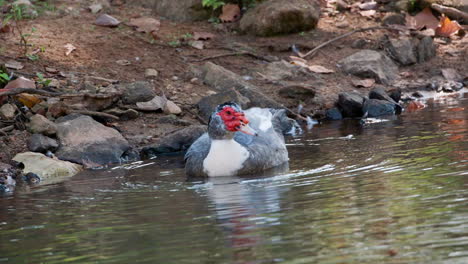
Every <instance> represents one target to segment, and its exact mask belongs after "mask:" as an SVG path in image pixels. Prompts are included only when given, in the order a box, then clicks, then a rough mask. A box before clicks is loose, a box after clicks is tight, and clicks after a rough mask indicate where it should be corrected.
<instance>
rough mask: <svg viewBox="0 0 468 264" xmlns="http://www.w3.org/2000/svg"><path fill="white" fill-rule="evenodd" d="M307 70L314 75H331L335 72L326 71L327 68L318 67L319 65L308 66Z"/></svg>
mask: <svg viewBox="0 0 468 264" xmlns="http://www.w3.org/2000/svg"><path fill="white" fill-rule="evenodd" d="M308 69H309V70H310V71H311V72H315V73H333V72H335V71H334V70H330V69H327V68H325V67H323V66H320V65H310V66H309V67H308Z"/></svg>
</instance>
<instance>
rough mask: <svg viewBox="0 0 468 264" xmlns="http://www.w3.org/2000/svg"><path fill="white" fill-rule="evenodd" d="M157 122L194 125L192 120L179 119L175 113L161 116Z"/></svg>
mask: <svg viewBox="0 0 468 264" xmlns="http://www.w3.org/2000/svg"><path fill="white" fill-rule="evenodd" d="M157 123H160V124H171V125H175V126H190V125H192V123H191V122H189V121H187V120H183V119H179V118H178V117H177V116H175V115H167V116H163V117H160V118H159V119H158V121H157Z"/></svg>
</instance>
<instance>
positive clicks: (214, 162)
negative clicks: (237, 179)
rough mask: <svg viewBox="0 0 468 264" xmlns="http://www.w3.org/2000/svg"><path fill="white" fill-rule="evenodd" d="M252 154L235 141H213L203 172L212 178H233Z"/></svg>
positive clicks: (204, 162) (204, 161)
mask: <svg viewBox="0 0 468 264" xmlns="http://www.w3.org/2000/svg"><path fill="white" fill-rule="evenodd" d="M249 155H250V153H249V152H248V151H247V149H246V148H244V147H243V146H242V145H240V144H239V143H237V142H236V141H234V140H233V139H222V140H212V141H211V147H210V151H209V152H208V155H207V156H206V158H205V159H204V160H203V170H204V171H205V173H206V174H207V175H208V176H210V177H213V176H231V175H235V174H236V172H237V171H238V170H240V169H241V168H242V166H243V164H244V161H246V160H247V159H248V158H249Z"/></svg>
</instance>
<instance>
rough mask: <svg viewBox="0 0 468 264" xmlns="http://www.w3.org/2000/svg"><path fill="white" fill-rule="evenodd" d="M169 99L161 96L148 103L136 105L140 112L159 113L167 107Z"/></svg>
mask: <svg viewBox="0 0 468 264" xmlns="http://www.w3.org/2000/svg"><path fill="white" fill-rule="evenodd" d="M166 103H167V99H166V98H164V97H161V96H155V97H154V98H153V99H151V100H150V101H148V102H138V103H136V105H137V107H138V110H142V111H157V110H163V109H164V108H165V106H166Z"/></svg>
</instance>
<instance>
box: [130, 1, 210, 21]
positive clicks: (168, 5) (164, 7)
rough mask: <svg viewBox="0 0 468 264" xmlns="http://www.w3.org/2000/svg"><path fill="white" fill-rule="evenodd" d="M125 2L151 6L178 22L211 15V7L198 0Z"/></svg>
mask: <svg viewBox="0 0 468 264" xmlns="http://www.w3.org/2000/svg"><path fill="white" fill-rule="evenodd" d="M127 4H128V5H130V4H132V5H134V6H137V7H139V8H140V7H142V6H143V7H147V8H153V11H154V13H156V14H158V15H160V16H163V17H165V18H168V19H170V20H174V21H180V22H190V21H200V20H207V19H209V18H210V16H211V15H212V10H211V8H204V7H203V5H202V1H200V0H184V1H174V0H132V1H127Z"/></svg>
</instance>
